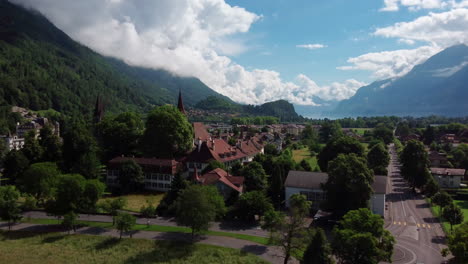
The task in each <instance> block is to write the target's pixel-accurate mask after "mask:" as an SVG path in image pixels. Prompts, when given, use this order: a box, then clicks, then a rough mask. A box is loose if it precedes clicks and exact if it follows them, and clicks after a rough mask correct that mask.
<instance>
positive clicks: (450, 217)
mask: <svg viewBox="0 0 468 264" xmlns="http://www.w3.org/2000/svg"><path fill="white" fill-rule="evenodd" d="M442 217H443V218H445V219H447V221H448V222H449V223H450V231H453V225H458V224H461V223H462V222H463V212H462V210H461V209H460V207H458V206H456V205H455V204H454V203H453V202H452V203H450V204H449V205H447V206H445V207H444V209H443V210H442Z"/></svg>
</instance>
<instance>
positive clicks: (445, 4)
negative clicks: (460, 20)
mask: <svg viewBox="0 0 468 264" xmlns="http://www.w3.org/2000/svg"><path fill="white" fill-rule="evenodd" d="M467 6H468V1H467V0H462V1H455V0H384V7H382V8H381V9H379V11H381V12H392V11H398V10H399V9H400V7H406V8H408V9H409V10H411V11H418V10H421V9H444V8H460V7H467Z"/></svg>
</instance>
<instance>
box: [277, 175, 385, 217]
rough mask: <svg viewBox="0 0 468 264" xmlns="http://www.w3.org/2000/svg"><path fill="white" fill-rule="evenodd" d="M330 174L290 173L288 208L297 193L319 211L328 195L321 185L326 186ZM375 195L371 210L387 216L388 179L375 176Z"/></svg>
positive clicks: (287, 181) (287, 188)
mask: <svg viewBox="0 0 468 264" xmlns="http://www.w3.org/2000/svg"><path fill="white" fill-rule="evenodd" d="M327 179H328V174H327V173H323V172H307V171H289V173H288V177H287V178H286V182H285V184H284V185H285V197H286V206H287V207H288V206H289V198H290V197H291V196H292V195H293V194H296V193H300V194H303V195H305V196H306V197H307V200H309V201H311V202H312V208H314V209H318V208H319V206H320V204H321V203H322V202H323V201H324V200H325V199H326V193H325V192H324V191H323V190H322V188H321V184H325V183H326V182H327ZM372 189H373V191H374V193H373V194H372V197H371V200H370V209H371V211H372V212H373V213H374V214H378V215H381V216H384V215H385V195H386V190H387V177H386V176H375V179H374V183H373V184H372Z"/></svg>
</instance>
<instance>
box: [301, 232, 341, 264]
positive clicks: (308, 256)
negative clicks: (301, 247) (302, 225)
mask: <svg viewBox="0 0 468 264" xmlns="http://www.w3.org/2000/svg"><path fill="white" fill-rule="evenodd" d="M301 263H303V264H332V263H334V262H333V259H332V258H331V248H330V244H329V243H328V241H327V238H326V237H325V233H324V232H323V230H322V229H321V228H316V229H315V231H314V234H313V235H312V239H311V241H310V243H309V245H308V246H307V249H306V250H305V252H304V257H303V259H302V262H301Z"/></svg>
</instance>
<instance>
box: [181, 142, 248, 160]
mask: <svg viewBox="0 0 468 264" xmlns="http://www.w3.org/2000/svg"><path fill="white" fill-rule="evenodd" d="M245 156H246V155H245V154H244V153H243V152H241V151H240V150H238V149H237V148H236V147H232V146H231V145H229V144H228V143H226V141H224V140H222V139H214V140H211V141H207V142H203V143H202V145H201V147H200V150H199V149H198V147H197V148H195V150H194V151H192V153H190V155H189V157H188V158H187V161H196V162H203V163H205V162H209V161H210V160H217V161H220V162H223V163H224V162H228V161H233V160H238V159H241V158H244V157H245Z"/></svg>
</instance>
